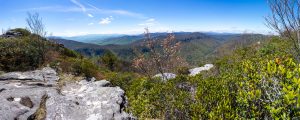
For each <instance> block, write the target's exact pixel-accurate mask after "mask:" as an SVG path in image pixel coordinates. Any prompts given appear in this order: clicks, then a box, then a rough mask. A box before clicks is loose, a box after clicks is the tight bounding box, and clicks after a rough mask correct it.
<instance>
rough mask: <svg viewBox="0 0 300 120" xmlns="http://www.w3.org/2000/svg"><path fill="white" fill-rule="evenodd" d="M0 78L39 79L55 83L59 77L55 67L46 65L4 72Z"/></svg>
mask: <svg viewBox="0 0 300 120" xmlns="http://www.w3.org/2000/svg"><path fill="white" fill-rule="evenodd" d="M0 80H37V81H44V82H47V83H51V84H54V83H55V82H56V81H57V80H59V77H58V76H57V73H56V71H55V70H54V69H52V68H50V67H45V68H43V69H42V70H35V71H28V72H9V73H4V74H1V75H0Z"/></svg>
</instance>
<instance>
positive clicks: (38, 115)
mask: <svg viewBox="0 0 300 120" xmlns="http://www.w3.org/2000/svg"><path fill="white" fill-rule="evenodd" d="M48 98H49V96H48V95H47V94H44V95H43V97H42V98H41V102H40V106H39V108H38V109H37V110H36V111H35V113H33V114H32V115H30V116H29V117H28V118H27V120H45V119H46V116H47V109H46V102H47V99H48Z"/></svg>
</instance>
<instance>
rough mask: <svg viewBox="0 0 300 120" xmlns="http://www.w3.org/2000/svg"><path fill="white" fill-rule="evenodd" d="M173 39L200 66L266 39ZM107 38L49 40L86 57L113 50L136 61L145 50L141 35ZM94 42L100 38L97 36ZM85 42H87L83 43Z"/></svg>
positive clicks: (184, 35) (183, 35) (192, 35)
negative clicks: (206, 61)
mask: <svg viewBox="0 0 300 120" xmlns="http://www.w3.org/2000/svg"><path fill="white" fill-rule="evenodd" d="M167 34H168V33H151V34H150V35H151V36H152V38H153V39H157V42H159V41H160V40H162V39H164V38H166V36H167ZM174 35H175V37H176V40H177V41H178V42H181V45H182V46H181V50H180V53H179V54H180V55H181V56H182V57H183V58H185V59H186V61H187V62H189V63H190V64H193V65H196V64H199V63H201V62H202V61H205V60H208V59H210V58H211V57H214V56H216V55H223V54H226V53H228V52H231V51H233V49H235V48H237V46H241V45H250V44H252V43H254V42H257V41H260V40H263V39H264V38H266V37H267V36H264V35H261V34H229V33H226V34H221V33H219V34H218V33H201V32H176V33H174ZM106 37H107V38H104V37H99V39H98V40H96V39H93V40H86V41H85V42H78V41H75V40H69V39H64V38H60V37H52V38H50V39H51V40H52V41H54V42H57V43H60V44H63V45H64V46H65V47H67V48H70V49H73V50H76V51H78V52H80V53H81V54H84V55H87V56H95V55H103V54H104V53H105V51H108V50H110V51H113V52H114V53H115V54H116V55H118V56H119V57H120V58H122V59H124V60H128V61H130V60H132V59H133V58H134V49H140V50H142V49H145V48H144V46H143V41H144V35H142V34H141V35H119V36H117V35H116V36H111V37H108V36H106ZM77 38H80V37H77ZM83 38H88V37H83ZM94 38H97V37H96V35H95V36H94ZM100 38H101V39H100ZM82 40H84V39H81V40H80V41H82ZM87 41H89V43H86V42H87ZM158 47H159V46H158Z"/></svg>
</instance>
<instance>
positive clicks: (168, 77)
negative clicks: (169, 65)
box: [153, 73, 176, 81]
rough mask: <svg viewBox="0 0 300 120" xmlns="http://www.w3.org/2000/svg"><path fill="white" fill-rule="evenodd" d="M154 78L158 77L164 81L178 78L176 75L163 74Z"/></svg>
mask: <svg viewBox="0 0 300 120" xmlns="http://www.w3.org/2000/svg"><path fill="white" fill-rule="evenodd" d="M153 77H158V78H160V79H161V80H163V81H167V80H169V79H174V78H176V74H174V73H163V74H156V75H154V76H153Z"/></svg>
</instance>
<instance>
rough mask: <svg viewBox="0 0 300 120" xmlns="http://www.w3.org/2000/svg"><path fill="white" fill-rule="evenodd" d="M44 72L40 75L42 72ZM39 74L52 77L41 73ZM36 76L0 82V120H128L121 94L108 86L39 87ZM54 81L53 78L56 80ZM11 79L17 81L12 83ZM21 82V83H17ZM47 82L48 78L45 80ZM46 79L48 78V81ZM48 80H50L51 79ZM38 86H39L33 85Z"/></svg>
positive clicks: (103, 82) (93, 83) (103, 83)
mask: <svg viewBox="0 0 300 120" xmlns="http://www.w3.org/2000/svg"><path fill="white" fill-rule="evenodd" d="M43 70H44V71H43ZM43 70H42V71H43V72H42V73H52V72H53V71H52V72H51V70H50V69H48V68H47V69H43ZM29 73H32V74H35V75H40V74H37V73H36V72H33V71H31V72H27V73H26V76H25V77H20V76H22V75H24V73H19V74H21V75H19V74H17V75H15V76H17V77H12V78H14V79H13V80H11V79H2V80H0V104H1V106H0V120H13V119H20V120H26V119H33V118H45V119H46V120H111V119H116V120H121V119H130V118H132V117H130V115H128V114H127V113H125V112H124V111H123V109H124V107H125V106H126V98H125V93H124V90H122V89H121V88H120V87H111V85H110V82H108V81H106V80H101V81H94V80H92V81H90V82H88V81H86V80H82V81H79V82H72V83H67V84H66V85H65V86H64V87H62V88H59V87H58V85H57V84H53V85H51V86H48V85H43V84H47V83H46V82H41V79H40V78H38V79H35V80H30V81H24V80H23V78H32V77H33V75H30V76H27V75H29ZM56 77H57V76H56ZM15 78H20V79H19V80H15ZM21 78H22V79H21ZM46 78H48V77H46ZM49 79H50V78H49ZM51 79H52V78H51ZM36 82H38V83H39V84H36Z"/></svg>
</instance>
